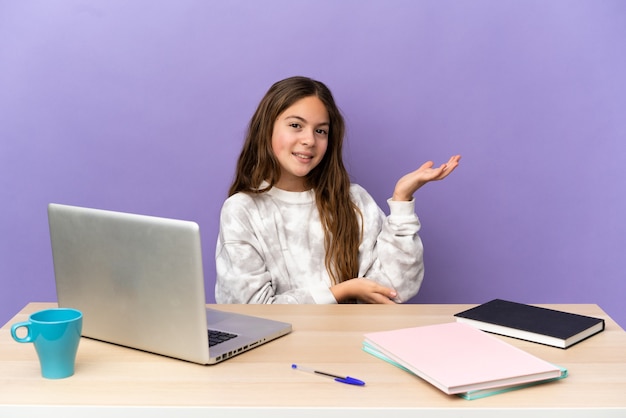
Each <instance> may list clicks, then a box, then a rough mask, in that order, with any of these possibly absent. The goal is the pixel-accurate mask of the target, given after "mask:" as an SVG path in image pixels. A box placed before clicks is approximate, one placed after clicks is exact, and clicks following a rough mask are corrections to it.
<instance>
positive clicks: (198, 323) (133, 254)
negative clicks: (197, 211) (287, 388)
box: [48, 203, 292, 364]
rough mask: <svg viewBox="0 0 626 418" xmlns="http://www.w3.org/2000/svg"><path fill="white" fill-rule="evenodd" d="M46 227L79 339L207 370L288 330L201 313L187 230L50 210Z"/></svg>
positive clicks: (193, 245) (194, 234)
mask: <svg viewBox="0 0 626 418" xmlns="http://www.w3.org/2000/svg"><path fill="white" fill-rule="evenodd" d="M48 221H49V225H50V239H51V243H52V255H53V260H54V273H55V279H56V290H57V297H58V303H59V306H61V307H72V308H76V309H79V310H81V311H82V312H83V336H85V337H89V338H94V339H97V340H102V341H106V342H110V343H114V344H119V345H123V346H127V347H132V348H135V349H139V350H144V351H148V352H151V353H156V354H161V355H165V356H169V357H174V358H177V359H181V360H187V361H190V362H194V363H200V364H214V363H218V362H220V361H223V360H226V359H228V358H230V357H232V356H235V355H237V354H240V353H243V352H244V351H247V350H250V349H252V348H254V347H257V346H259V345H261V344H263V343H266V342H268V341H271V340H273V339H276V338H278V337H281V336H283V335H285V334H288V333H289V332H290V331H291V329H292V327H291V324H288V323H284V322H278V321H273V320H269V319H265V318H258V317H254V316H248V315H241V314H234V313H227V312H221V311H219V310H215V309H207V307H206V300H205V293H204V275H203V270H202V251H201V246H200V228H199V227H198V225H197V224H196V223H194V222H190V221H181V220H174V219H165V218H158V217H153V216H144V215H135V214H128V213H121V212H112V211H105V210H99V209H89V208H81V207H76V206H67V205H59V204H54V203H52V204H50V205H49V206H48Z"/></svg>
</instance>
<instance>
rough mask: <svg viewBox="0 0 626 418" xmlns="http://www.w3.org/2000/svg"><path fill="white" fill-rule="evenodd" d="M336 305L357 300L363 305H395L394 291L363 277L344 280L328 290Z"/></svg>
mask: <svg viewBox="0 0 626 418" xmlns="http://www.w3.org/2000/svg"><path fill="white" fill-rule="evenodd" d="M330 291H331V292H332V293H333V296H335V299H336V300H337V302H338V303H342V302H347V301H350V300H355V299H356V300H358V301H360V302H363V303H385V304H395V302H394V301H393V300H391V299H392V298H395V297H396V295H397V294H396V291H395V290H393V289H390V288H388V287H385V286H382V285H380V284H378V283H376V282H375V281H373V280H370V279H367V278H365V277H361V278H355V279H351V280H346V281H345V282H341V283H339V284H337V285H334V286H332V287H331V288H330Z"/></svg>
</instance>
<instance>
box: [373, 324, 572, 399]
mask: <svg viewBox="0 0 626 418" xmlns="http://www.w3.org/2000/svg"><path fill="white" fill-rule="evenodd" d="M365 342H366V343H367V344H369V345H370V346H371V347H373V348H375V349H376V350H378V351H380V352H381V353H382V354H383V355H385V356H387V357H389V358H390V359H391V360H393V361H395V362H397V363H398V364H400V365H401V366H403V367H405V368H407V369H408V370H410V371H411V372H413V373H415V374H416V375H418V376H419V377H421V378H422V379H424V380H426V381H428V382H429V383H431V384H432V385H434V386H436V387H437V388H439V389H440V390H442V391H443V392H445V393H447V394H457V393H462V392H469V391H474V390H483V389H494V388H498V387H503V386H510V385H517V384H523V383H530V382H536V381H539V380H545V379H551V378H558V377H561V373H562V371H561V369H560V368H559V367H557V366H555V365H553V364H551V363H548V362H547V361H544V360H541V359H540V358H537V357H535V356H533V355H532V354H530V353H527V352H525V351H523V350H521V349H519V348H517V347H514V346H512V345H511V344H509V343H507V342H505V341H502V340H500V339H499V338H497V337H495V336H493V335H490V334H487V333H486V332H484V331H481V330H479V329H476V328H474V327H472V326H471V325H467V324H463V323H459V322H450V323H445V324H438V325H429V326H424V327H416V328H403V329H397V330H392V331H381V332H374V333H369V334H365Z"/></svg>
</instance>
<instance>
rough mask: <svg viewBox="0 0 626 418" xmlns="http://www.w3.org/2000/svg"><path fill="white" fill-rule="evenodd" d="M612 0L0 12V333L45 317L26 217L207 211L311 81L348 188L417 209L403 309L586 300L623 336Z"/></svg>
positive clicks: (35, 240)
mask: <svg viewBox="0 0 626 418" xmlns="http://www.w3.org/2000/svg"><path fill="white" fill-rule="evenodd" d="M625 45H626V2H624V1H621V0H615V1H608V0H589V1H581V0H563V1H546V0H537V1H518V0H515V1H513V0H510V1H507V0H493V1H440V0H433V1H416V0H406V1H399V0H395V1H364V0H343V1H336V0H311V1H291V0H289V1H287V0H285V1H279V0H271V1H270V0H265V1H254V0H249V1H234V0H229V1H206V0H197V1H193V0H176V1H173V0H172V1H154V0H145V1H127V0H124V1H122V0H57V1H46V0H41V1H32V0H13V1H11V0H0V201H1V208H0V211H1V216H0V236H1V241H0V280H2V287H1V290H0V292H1V293H0V323H4V322H6V321H8V320H9V319H10V318H11V316H12V315H13V314H14V313H15V312H16V311H17V310H19V309H20V308H22V307H23V306H24V305H25V304H26V303H28V302H30V301H53V300H56V294H55V288H54V274H53V267H52V257H51V252H50V243H49V232H48V226H47V214H46V205H47V204H48V203H49V202H58V203H66V204H74V205H82V206H90V207H97V208H102V209H111V210H121V211H129V212H136V213H142V214H149V215H158V216H165V217H174V218H182V219H189V220H194V221H196V222H198V223H199V224H200V225H201V228H202V230H203V237H202V238H203V250H204V257H205V275H206V283H207V290H206V293H207V300H208V301H209V302H213V301H214V298H213V285H214V271H215V265H214V260H213V257H214V251H215V240H216V235H217V226H218V213H219V209H220V206H221V204H222V201H223V200H224V198H225V195H226V191H227V188H228V185H229V183H230V181H231V179H232V176H233V171H234V166H235V160H236V157H237V155H238V153H239V150H240V147H241V144H242V138H243V134H244V129H245V127H246V124H247V122H248V120H249V118H250V116H251V114H252V112H253V111H254V109H255V107H256V105H257V103H258V101H259V100H260V99H261V97H262V96H263V94H264V93H265V91H266V90H267V88H268V87H269V86H270V84H272V83H273V82H274V81H277V80H279V79H282V78H284V77H287V76H291V75H296V74H299V75H307V76H311V77H314V78H317V79H320V80H322V81H324V82H325V83H327V84H328V86H329V87H330V88H331V89H332V90H333V92H334V94H335V98H336V100H337V101H338V103H339V105H340V107H341V108H342V110H343V112H344V114H345V117H346V120H347V124H348V138H347V146H346V153H345V158H346V162H347V166H348V169H349V171H350V172H351V174H352V177H353V180H354V181H355V182H357V183H360V184H361V185H363V186H364V187H365V188H366V189H368V190H369V191H370V193H371V194H372V195H373V196H374V197H375V198H376V200H377V201H378V202H379V204H380V205H381V207H383V209H384V210H385V211H386V210H387V207H386V205H385V199H386V198H387V197H388V196H390V194H391V191H392V190H393V186H394V184H395V181H396V179H397V178H399V177H400V176H401V175H403V174H405V173H406V172H408V171H410V170H413V169H415V168H416V167H417V166H419V165H420V164H421V163H422V162H424V161H426V160H429V159H433V160H435V162H437V163H441V162H443V161H445V160H447V159H448V157H449V156H450V155H452V154H455V153H460V154H462V155H463V160H462V165H461V166H460V167H459V169H458V170H457V171H456V172H455V173H454V175H453V176H451V177H450V178H448V179H446V180H445V181H444V182H442V183H437V184H430V185H427V186H426V187H425V188H424V189H422V190H420V191H419V192H418V193H417V195H416V199H417V211H418V214H419V216H420V218H421V220H422V224H423V229H422V238H423V241H424V245H425V248H426V254H425V259H426V276H425V281H424V285H423V287H422V290H421V291H420V293H419V294H418V295H417V297H416V298H414V299H413V302H416V303H480V302H485V301H487V300H489V299H491V298H494V297H500V298H508V299H512V300H516V301H520V302H526V303H552V302H559V303H598V304H599V305H600V306H601V307H602V308H603V309H605V310H606V311H607V312H608V313H609V314H610V315H611V316H612V317H613V318H614V319H616V320H617V321H618V322H619V323H620V324H621V325H622V326H624V325H626V309H625V308H624V304H623V299H624V296H625V295H626V283H625V280H624V275H625V271H626V261H625V260H626V254H625V251H624V249H625V246H626V245H625V238H624V237H625V236H626V228H625V222H624V214H625V213H626V194H625V193H624V175H623V173H622V171H623V170H622V169H623V166H624V164H625V163H626V81H625V80H626V77H625V74H626V47H625Z"/></svg>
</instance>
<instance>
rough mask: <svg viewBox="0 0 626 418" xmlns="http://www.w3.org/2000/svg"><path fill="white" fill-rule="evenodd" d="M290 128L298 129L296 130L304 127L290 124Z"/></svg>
mask: <svg viewBox="0 0 626 418" xmlns="http://www.w3.org/2000/svg"><path fill="white" fill-rule="evenodd" d="M289 126H291V127H292V128H296V129H300V128H301V127H302V126H300V124H299V123H290V124H289Z"/></svg>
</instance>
